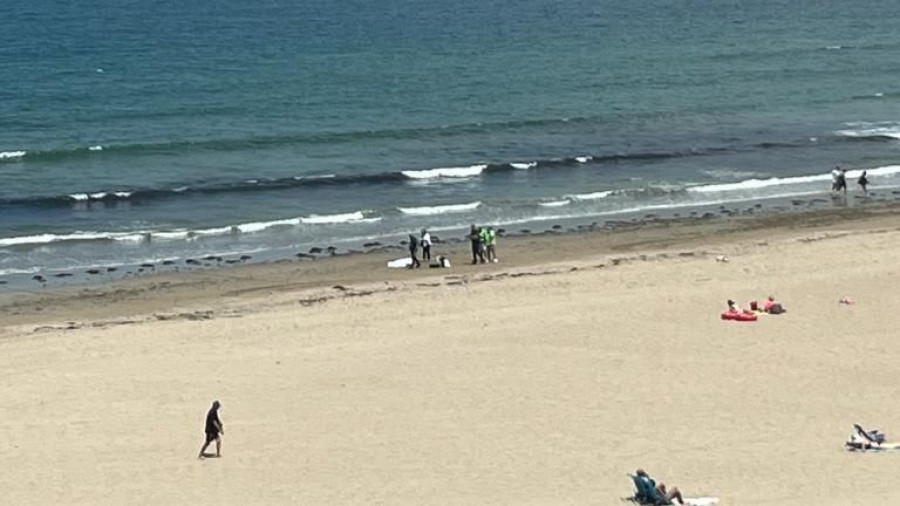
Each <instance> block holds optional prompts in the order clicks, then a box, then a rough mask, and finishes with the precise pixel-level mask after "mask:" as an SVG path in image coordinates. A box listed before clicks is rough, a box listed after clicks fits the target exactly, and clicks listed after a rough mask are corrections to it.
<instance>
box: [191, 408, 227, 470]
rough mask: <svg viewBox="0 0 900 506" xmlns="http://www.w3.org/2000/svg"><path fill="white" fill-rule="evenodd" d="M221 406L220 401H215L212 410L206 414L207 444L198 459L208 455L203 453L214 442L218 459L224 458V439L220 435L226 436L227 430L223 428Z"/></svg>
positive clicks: (202, 448)
mask: <svg viewBox="0 0 900 506" xmlns="http://www.w3.org/2000/svg"><path fill="white" fill-rule="evenodd" d="M220 406H221V404H219V401H213V403H212V408H210V409H209V412H208V413H206V442H205V443H203V447H201V448H200V454H199V455H197V458H198V459H202V458H204V457H206V454H205V453H203V452H205V451H206V448H207V447H208V446H209V444H210V443H212V442H213V441H215V442H216V457H221V456H222V438H221V437H219V435H220V434H225V429H223V428H222V420H219V407H220Z"/></svg>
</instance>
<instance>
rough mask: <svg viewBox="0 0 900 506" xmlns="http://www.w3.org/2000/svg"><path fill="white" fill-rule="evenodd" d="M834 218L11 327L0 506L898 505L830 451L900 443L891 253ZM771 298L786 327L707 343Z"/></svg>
mask: <svg viewBox="0 0 900 506" xmlns="http://www.w3.org/2000/svg"><path fill="white" fill-rule="evenodd" d="M847 217H848V215H847V213H831V214H828V213H825V214H820V215H810V216H807V217H804V218H800V217H793V218H791V217H788V218H781V219H780V221H778V222H777V223H775V222H766V221H765V220H756V221H754V222H739V223H732V224H731V225H730V226H729V227H730V228H728V227H726V228H728V230H723V229H722V227H721V226H719V225H708V224H707V225H695V226H685V227H675V228H661V229H652V228H650V229H645V230H641V231H636V232H628V233H623V234H613V235H604V234H589V235H585V236H566V237H563V238H538V239H527V240H526V239H523V240H519V241H512V242H511V243H507V245H508V248H507V249H505V250H501V253H502V254H503V255H504V257H503V259H504V263H502V264H498V265H495V266H478V267H470V266H456V265H455V266H454V268H453V269H451V270H450V271H444V270H442V271H431V270H428V271H418V272H402V273H398V272H388V271H387V270H386V269H383V268H381V266H382V265H383V264H382V260H383V258H380V257H377V256H375V257H367V256H362V257H354V258H350V259H344V260H337V261H334V262H322V263H320V264H316V267H312V264H303V265H299V266H298V265H296V264H292V265H281V266H278V265H276V266H263V267H255V268H254V267H248V268H246V269H238V270H233V271H221V272H217V273H207V274H204V275H202V276H190V275H189V276H181V277H174V278H165V277H160V278H152V279H149V280H142V281H135V282H125V283H118V284H114V285H110V286H108V287H104V288H92V289H90V290H88V291H85V292H80V291H68V292H66V291H63V292H52V293H47V294H32V295H24V296H18V297H17V298H16V300H9V299H6V300H3V301H0V302H2V303H3V305H2V307H0V315H2V316H3V318H4V323H5V326H4V327H3V328H2V329H0V338H2V339H0V370H2V371H3V374H4V378H5V381H4V382H3V383H2V385H0V414H2V415H0V463H2V469H3V471H4V472H3V473H2V474H0V491H2V495H0V497H2V499H0V503H3V504H16V505H23V504H86V505H87V504H91V505H103V504H154V505H155V504H160V505H173V504H204V503H218V504H241V505H254V504H259V505H276V504H309V505H339V504H366V505H370V504H390V505H395V504H396V505H423V504H429V505H430V504H441V505H475V504H483V505H496V504H510V505H513V504H514V505H531V504H547V505H557V504H572V505H575V504H579V505H580V504H585V505H587V504H591V505H601V504H612V505H615V504H621V501H620V498H622V497H624V496H626V495H628V494H629V493H630V484H629V481H628V479H627V477H626V476H625V473H626V472H629V471H632V470H634V469H635V468H636V467H639V466H640V467H644V468H645V469H647V471H648V472H650V473H651V474H652V475H654V476H656V477H657V478H659V479H662V480H663V481H665V482H666V483H668V484H669V485H670V486H671V485H677V486H679V487H681V488H682V490H684V491H685V492H686V493H687V494H688V495H713V496H718V497H720V498H721V499H722V504H724V505H779V506H782V505H784V506H787V505H811V504H816V505H851V504H860V505H863V504H864V505H878V504H898V503H900V489H898V488H897V487H896V485H895V484H894V483H893V477H894V476H897V475H898V472H900V452H898V453H897V454H866V455H857V454H850V453H847V452H845V451H844V450H843V449H842V442H843V440H844V438H845V437H846V436H847V434H848V432H849V431H850V429H851V424H852V423H854V422H860V423H863V424H868V425H877V426H879V427H880V428H882V429H883V430H885V431H886V432H887V433H888V436H889V437H890V436H891V435H894V436H896V438H897V439H900V406H898V404H897V403H896V401H895V399H896V398H897V393H898V392H897V390H898V385H900V367H898V364H900V348H898V346H896V345H895V340H896V339H897V333H896V329H897V319H898V317H900V298H898V297H897V285H898V269H900V267H898V266H900V248H898V246H900V232H898V229H897V225H898V223H897V217H896V216H895V215H894V214H893V212H887V211H885V212H877V213H871V214H866V215H865V216H856V215H854V216H853V217H854V218H855V219H854V220H853V221H845V218H847ZM776 221H777V220H776ZM776 225H777V227H776V228H772V227H775V226H776ZM560 250H562V252H563V253H562V257H561V260H560V261H558V262H551V261H550V259H551V258H552V255H553V254H554V253H556V252H558V251H560ZM717 255H727V256H728V257H729V258H730V262H727V263H722V262H716V261H715V257H716V256H717ZM302 269H308V270H313V269H319V271H316V272H318V274H316V275H309V276H306V277H304V274H303V273H302V272H301V270H302ZM335 270H339V271H340V272H341V273H342V274H339V273H338V272H337V271H335ZM366 271H371V272H368V273H366ZM445 276H450V277H445ZM333 280H338V281H340V282H341V283H342V285H343V289H335V288H331V285H332V284H334V281H333ZM386 281H387V282H386ZM165 283H168V285H165ZM431 285H433V286H431ZM352 294H359V295H365V296H348V295H352ZM769 294H774V295H776V296H777V297H779V299H781V300H782V301H783V302H784V304H785V305H786V306H787V308H788V310H789V312H788V313H787V314H786V315H783V316H777V317H776V316H766V317H762V318H761V319H760V321H758V322H756V323H730V322H723V321H720V320H719V318H718V315H719V312H720V311H721V310H722V309H723V306H724V301H725V300H726V299H728V298H734V299H735V300H737V301H739V302H740V303H741V304H744V305H746V303H747V301H749V300H751V299H760V300H762V299H763V298H764V297H765V296H766V295H769ZM844 296H849V297H852V298H854V299H855V300H856V301H857V304H855V305H853V306H842V305H839V304H838V299H840V298H842V297H844ZM37 307H40V308H42V309H41V310H40V311H37V310H36V308H37ZM79 316H81V317H79ZM68 322H72V323H68ZM66 327H72V328H71V329H67V328H66ZM213 399H220V400H221V401H222V405H223V407H222V411H221V417H222V420H223V422H224V424H225V436H224V447H223V454H224V458H222V459H208V460H205V461H200V460H197V459H196V452H197V450H198V449H199V446H200V444H201V443H202V437H203V434H202V432H203V417H204V415H205V412H206V410H207V409H208V407H209V403H210V402H211V401H212V400H213Z"/></svg>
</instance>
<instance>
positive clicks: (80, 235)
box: [0, 232, 147, 246]
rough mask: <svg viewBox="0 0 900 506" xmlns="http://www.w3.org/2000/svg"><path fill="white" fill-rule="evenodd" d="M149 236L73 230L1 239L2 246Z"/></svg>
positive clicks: (123, 239)
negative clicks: (64, 232)
mask: <svg viewBox="0 0 900 506" xmlns="http://www.w3.org/2000/svg"><path fill="white" fill-rule="evenodd" d="M146 238H147V233H145V232H73V233H71V234H37V235H24V236H18V237H6V238H3V239H0V246H22V245H31V244H34V245H37V244H50V243H55V242H66V241H98V240H105V241H122V242H140V241H143V240H145V239H146Z"/></svg>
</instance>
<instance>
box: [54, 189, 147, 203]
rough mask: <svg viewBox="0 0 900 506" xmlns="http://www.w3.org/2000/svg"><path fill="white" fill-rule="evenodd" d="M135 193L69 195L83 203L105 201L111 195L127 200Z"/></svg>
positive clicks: (116, 192)
mask: <svg viewBox="0 0 900 506" xmlns="http://www.w3.org/2000/svg"><path fill="white" fill-rule="evenodd" d="M133 193H134V192H131V191H115V192H94V193H73V194H71V195H69V198H70V199H72V200H75V201H78V202H83V201H85V200H103V199H105V198H107V197H109V196H110V195H113V196H115V197H116V198H120V199H127V198H128V197H130V196H131V195H132V194H133Z"/></svg>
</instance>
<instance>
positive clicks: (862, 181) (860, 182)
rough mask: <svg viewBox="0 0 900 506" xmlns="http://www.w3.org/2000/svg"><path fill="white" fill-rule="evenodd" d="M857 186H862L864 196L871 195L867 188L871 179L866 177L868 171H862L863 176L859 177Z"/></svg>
mask: <svg viewBox="0 0 900 506" xmlns="http://www.w3.org/2000/svg"><path fill="white" fill-rule="evenodd" d="M856 184H858V185H859V186H860V188H862V191H863V194H864V195H868V194H869V189H868V188H866V187H867V186H869V178H868V177H866V171H862V174H861V175H860V176H859V179H857V180H856Z"/></svg>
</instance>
